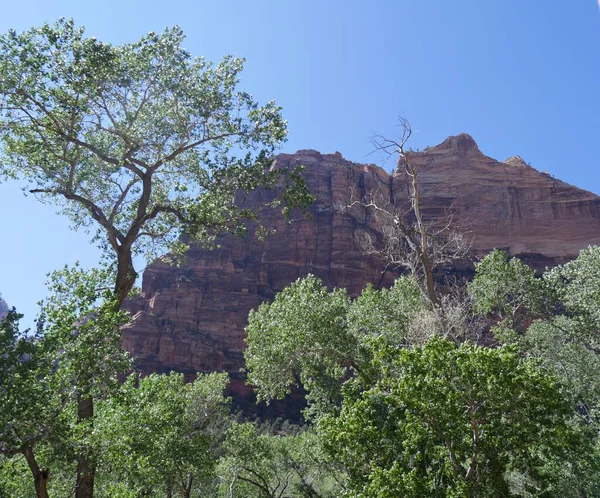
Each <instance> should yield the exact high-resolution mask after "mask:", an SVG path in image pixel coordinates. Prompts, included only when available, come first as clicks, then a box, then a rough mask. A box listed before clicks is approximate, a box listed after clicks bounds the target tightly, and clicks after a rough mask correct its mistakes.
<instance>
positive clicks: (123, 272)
mask: <svg viewBox="0 0 600 498" xmlns="http://www.w3.org/2000/svg"><path fill="white" fill-rule="evenodd" d="M117 257H118V259H117V280H116V282H115V296H116V297H117V304H116V305H115V307H116V309H117V310H120V309H121V307H122V306H123V303H124V302H125V299H127V296H128V294H129V292H130V291H131V289H133V286H134V284H135V280H136V278H137V273H136V271H135V269H134V268H133V255H132V254H131V247H128V246H121V247H120V248H119V253H118V255H117Z"/></svg>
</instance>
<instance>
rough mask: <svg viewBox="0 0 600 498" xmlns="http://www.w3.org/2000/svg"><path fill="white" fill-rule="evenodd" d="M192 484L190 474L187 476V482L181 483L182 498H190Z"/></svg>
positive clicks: (192, 480) (192, 478)
mask: <svg viewBox="0 0 600 498" xmlns="http://www.w3.org/2000/svg"><path fill="white" fill-rule="evenodd" d="M193 482H194V476H193V475H192V474H191V473H190V474H188V478H187V482H184V483H183V490H182V491H183V498H190V495H191V493H192V483H193Z"/></svg>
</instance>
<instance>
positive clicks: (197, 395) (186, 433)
mask: <svg viewBox="0 0 600 498" xmlns="http://www.w3.org/2000/svg"><path fill="white" fill-rule="evenodd" d="M228 380H229V379H228V376H227V374H209V375H199V376H198V377H197V378H196V379H195V380H194V381H193V382H191V383H186V382H185V379H184V376H183V374H176V373H171V374H169V375H158V374H152V375H149V376H148V377H144V378H141V379H140V378H138V376H137V375H136V374H132V375H131V376H129V378H128V379H127V380H126V382H125V383H124V384H123V386H122V387H121V389H120V391H119V393H118V394H117V395H115V396H113V397H111V398H109V399H107V400H105V401H103V402H102V403H100V404H98V405H97V406H98V415H97V419H96V438H97V445H98V447H100V448H101V450H100V451H99V455H100V462H99V466H98V471H99V484H100V486H99V492H100V494H101V495H103V496H107V497H109V496H110V497H112V496H123V497H125V496H131V497H137V496H181V497H183V498H190V497H192V496H199V497H204V496H209V495H210V492H211V489H213V488H214V487H215V481H216V477H215V474H214V466H215V464H216V461H217V457H218V455H217V452H216V448H215V444H216V443H217V442H218V437H219V429H220V427H221V425H222V424H223V421H224V420H225V419H226V418H227V416H228V400H227V399H226V398H225V397H224V396H223V391H224V390H225V387H226V385H227V382H228Z"/></svg>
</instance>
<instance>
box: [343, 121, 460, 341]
mask: <svg viewBox="0 0 600 498" xmlns="http://www.w3.org/2000/svg"><path fill="white" fill-rule="evenodd" d="M398 120H399V124H400V128H401V133H400V134H399V136H398V137H397V138H395V139H389V138H386V137H384V136H382V135H375V136H374V137H373V138H372V143H373V145H374V147H375V151H374V152H377V151H379V152H383V153H384V154H385V155H386V156H387V157H388V158H389V157H392V156H394V155H398V162H397V171H404V172H405V173H406V175H407V177H408V179H409V189H408V193H409V195H408V201H407V202H406V201H405V202H400V201H399V200H397V199H396V198H395V196H394V195H393V193H392V194H390V192H382V191H381V189H378V190H375V191H371V192H368V193H367V194H366V195H364V196H362V198H359V199H357V198H356V195H355V192H354V189H352V191H351V197H350V204H349V205H348V206H346V209H351V208H353V207H355V206H359V207H361V208H363V209H365V210H367V212H368V213H370V214H371V216H373V218H374V220H373V221H374V224H375V225H376V226H377V227H378V228H379V230H380V234H381V237H382V238H383V247H381V244H377V242H376V240H375V239H376V237H375V236H374V235H373V234H372V233H370V232H368V231H363V232H361V233H359V234H358V237H357V238H358V242H359V244H360V245H361V246H362V248H363V250H365V252H368V253H377V254H380V255H383V256H384V257H385V258H386V260H387V261H388V264H387V266H386V269H388V268H390V267H396V268H397V267H401V268H405V269H407V270H408V271H409V272H410V273H411V274H412V275H413V276H414V277H415V278H416V280H417V282H418V284H419V288H420V290H421V292H422V294H423V296H424V297H425V299H426V301H427V302H428V303H429V304H430V305H431V308H432V310H433V311H434V312H435V314H436V315H437V317H438V319H439V323H440V325H441V326H442V330H443V331H444V332H446V333H448V332H450V331H449V330H448V329H449V328H451V324H449V323H448V320H447V318H448V317H447V316H446V314H445V312H444V303H445V302H447V299H442V297H441V296H440V293H439V292H438V289H437V286H436V283H435V279H434V270H435V269H436V268H439V267H443V266H447V265H450V264H451V263H452V262H454V261H457V260H460V259H465V258H466V257H468V254H469V252H470V249H471V244H470V240H469V238H468V237H467V236H466V234H465V232H464V231H463V230H460V229H459V227H458V224H457V223H456V222H455V219H454V215H453V213H452V210H451V209H450V210H449V211H448V212H447V213H446V215H445V216H444V217H442V218H440V219H436V220H431V221H425V220H424V219H423V213H422V199H421V190H420V184H419V171H418V169H417V167H416V166H415V164H414V163H413V161H412V159H411V153H410V151H409V150H407V149H406V144H407V142H408V140H409V139H410V137H411V135H412V127H411V125H410V123H409V122H408V120H407V119H406V118H404V117H399V118H398Z"/></svg>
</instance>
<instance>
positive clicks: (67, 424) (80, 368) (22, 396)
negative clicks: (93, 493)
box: [0, 266, 130, 490]
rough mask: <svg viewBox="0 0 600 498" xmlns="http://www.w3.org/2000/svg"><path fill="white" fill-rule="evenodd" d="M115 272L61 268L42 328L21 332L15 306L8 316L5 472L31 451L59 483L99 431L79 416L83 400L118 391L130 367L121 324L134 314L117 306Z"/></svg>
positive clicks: (2, 329) (0, 424) (0, 391)
mask: <svg viewBox="0 0 600 498" xmlns="http://www.w3.org/2000/svg"><path fill="white" fill-rule="evenodd" d="M107 275H108V273H107V272H105V271H101V270H91V271H83V270H81V269H80V268H79V267H78V266H75V267H74V268H71V269H69V268H65V269H63V270H62V271H59V272H54V273H53V274H52V275H51V276H50V281H49V283H48V288H49V291H50V295H49V297H48V298H47V299H46V301H45V302H44V303H42V310H41V313H40V318H39V319H38V324H37V325H38V327H37V332H36V334H35V335H32V336H29V335H27V333H26V332H25V333H22V332H19V329H18V319H19V315H17V314H16V313H15V312H14V310H13V311H11V312H10V313H9V315H8V317H7V319H6V320H4V321H2V322H0V356H1V357H2V358H3V359H4V360H6V361H5V362H4V361H3V362H2V363H1V364H0V365H1V366H0V369H1V373H2V375H0V407H1V408H0V453H4V454H5V455H7V456H9V457H11V461H9V462H6V461H5V462H4V463H3V465H2V467H3V472H2V474H3V475H8V474H5V473H4V469H14V468H15V465H16V464H15V460H17V459H19V458H22V457H23V456H25V457H26V458H27V460H28V464H29V466H30V467H31V465H32V464H34V466H35V467H39V468H38V471H41V470H47V471H48V472H49V473H50V475H52V476H53V479H52V480H51V481H50V483H49V487H50V488H53V483H56V486H54V489H57V488H59V487H60V483H59V482H58V479H54V477H55V476H56V477H57V472H60V468H65V467H68V466H69V465H71V464H72V462H73V461H74V459H75V456H76V454H77V451H78V448H79V447H80V446H81V445H82V444H84V443H85V442H86V441H88V440H89V438H90V437H91V425H90V424H84V423H79V422H78V421H77V418H76V416H75V415H76V403H77V401H78V399H80V398H81V397H82V396H93V397H95V398H101V397H105V396H108V395H110V394H112V393H114V392H115V391H116V389H117V388H118V386H119V382H118V378H117V375H118V374H119V373H122V372H124V371H125V370H126V369H127V368H128V367H129V365H130V363H129V358H128V355H127V354H126V353H125V352H124V351H122V350H121V349H120V331H119V328H120V326H121V325H122V324H123V323H125V321H126V320H127V315H126V314H125V313H123V312H116V311H115V309H114V295H113V294H112V292H111V291H110V290H108V289H107V288H106V277H107ZM7 472H9V474H10V473H11V472H12V471H10V470H7ZM32 472H33V469H32ZM11 481H12V479H11ZM31 483H32V481H30V486H31V489H32V490H33V486H32V484H31Z"/></svg>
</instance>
